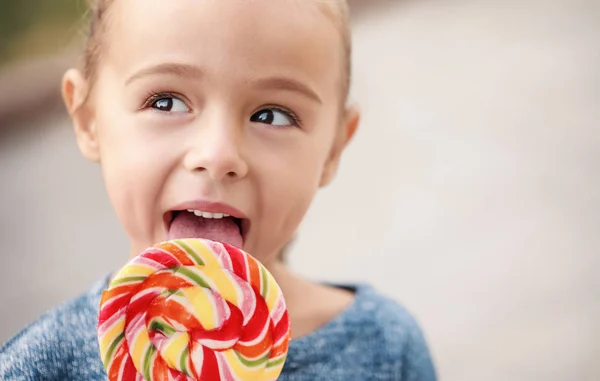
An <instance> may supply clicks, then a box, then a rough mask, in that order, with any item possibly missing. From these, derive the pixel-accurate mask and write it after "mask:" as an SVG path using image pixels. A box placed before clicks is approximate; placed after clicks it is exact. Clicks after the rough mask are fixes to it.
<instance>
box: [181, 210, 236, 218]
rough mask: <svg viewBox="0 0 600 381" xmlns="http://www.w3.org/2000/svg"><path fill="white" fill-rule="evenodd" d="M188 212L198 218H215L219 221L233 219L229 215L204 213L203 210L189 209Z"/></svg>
mask: <svg viewBox="0 0 600 381" xmlns="http://www.w3.org/2000/svg"><path fill="white" fill-rule="evenodd" d="M188 212H190V213H194V214H195V215H196V216H198V217H202V218H215V219H217V220H218V219H221V218H223V217H231V216H230V215H229V214H225V213H209V212H203V211H201V210H193V209H188Z"/></svg>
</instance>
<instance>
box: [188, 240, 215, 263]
mask: <svg viewBox="0 0 600 381" xmlns="http://www.w3.org/2000/svg"><path fill="white" fill-rule="evenodd" d="M186 243H187V244H188V246H189V247H190V248H192V249H193V250H194V251H195V252H196V253H198V255H200V257H201V258H202V261H203V262H204V266H207V267H212V266H215V267H221V264H220V263H219V261H218V260H217V257H216V256H215V254H214V253H213V252H212V250H211V249H210V248H209V247H208V246H206V244H205V243H204V242H203V241H201V240H189V241H186Z"/></svg>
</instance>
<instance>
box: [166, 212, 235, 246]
mask: <svg viewBox="0 0 600 381" xmlns="http://www.w3.org/2000/svg"><path fill="white" fill-rule="evenodd" d="M183 238H204V239H210V240H211V241H217V242H222V243H227V244H229V245H232V246H236V247H239V248H242V245H243V243H244V241H243V239H242V235H241V234H240V229H239V228H238V226H237V224H236V223H235V222H234V220H233V218H232V217H225V218H221V219H212V218H202V217H197V216H196V215H194V214H193V213H189V212H180V213H178V214H177V216H176V217H175V219H174V220H173V222H172V223H171V228H170V229H169V239H170V240H171V239H183Z"/></svg>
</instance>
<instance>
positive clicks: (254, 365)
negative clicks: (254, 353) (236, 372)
mask: <svg viewBox="0 0 600 381" xmlns="http://www.w3.org/2000/svg"><path fill="white" fill-rule="evenodd" d="M233 353H235V355H236V356H237V358H238V360H240V362H241V363H242V364H244V365H245V366H247V367H248V368H258V367H260V366H261V365H262V364H264V363H265V362H267V361H268V360H269V353H267V354H266V355H264V356H263V357H261V358H259V359H258V360H248V359H247V358H245V357H244V356H242V355H241V354H239V353H238V352H237V351H234V352H233Z"/></svg>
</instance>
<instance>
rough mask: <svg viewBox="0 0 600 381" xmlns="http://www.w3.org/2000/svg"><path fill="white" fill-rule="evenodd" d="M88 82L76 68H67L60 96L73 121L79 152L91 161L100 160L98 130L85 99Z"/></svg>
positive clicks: (86, 97) (86, 98)
mask: <svg viewBox="0 0 600 381" xmlns="http://www.w3.org/2000/svg"><path fill="white" fill-rule="evenodd" d="M89 91H90V88H89V84H88V81H87V80H86V79H85V77H84V76H83V74H82V73H81V72H80V71H79V70H77V69H69V70H68V71H67V72H66V73H65V75H64V76H63V81H62V96H63V100H64V102H65V105H66V106H67V111H68V112H69V115H70V116H71V120H72V121H73V128H74V130H75V137H76V138H77V145H78V146H79V150H80V151H81V154H82V155H83V156H84V157H85V158H86V159H88V160H90V161H93V162H99V161H100V149H99V145H98V131H97V129H96V121H95V119H94V114H93V112H92V109H91V108H90V106H89V104H88V102H87V100H88V96H89Z"/></svg>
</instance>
